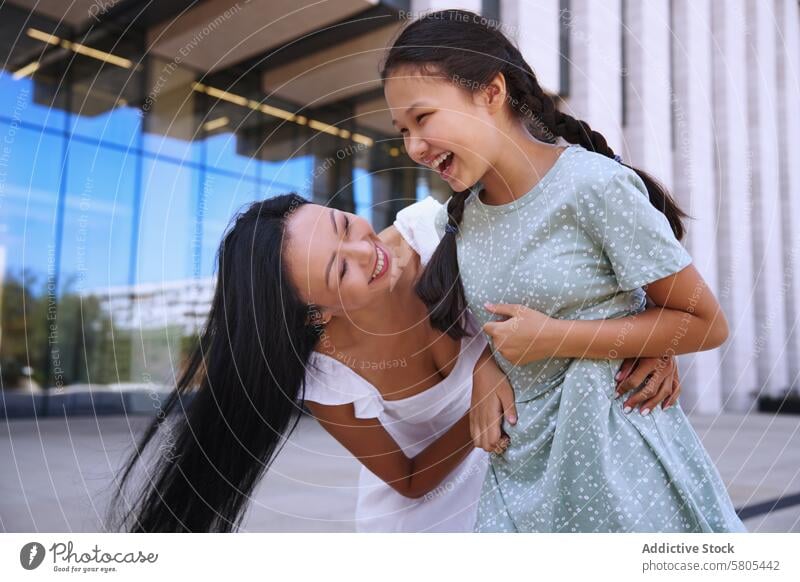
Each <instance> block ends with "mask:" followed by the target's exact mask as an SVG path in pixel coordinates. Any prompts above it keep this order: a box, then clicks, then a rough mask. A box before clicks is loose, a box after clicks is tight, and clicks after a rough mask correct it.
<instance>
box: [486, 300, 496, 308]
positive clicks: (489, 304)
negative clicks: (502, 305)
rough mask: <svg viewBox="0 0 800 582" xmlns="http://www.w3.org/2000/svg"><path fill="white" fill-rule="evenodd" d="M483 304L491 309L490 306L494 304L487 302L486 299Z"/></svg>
mask: <svg viewBox="0 0 800 582" xmlns="http://www.w3.org/2000/svg"><path fill="white" fill-rule="evenodd" d="M483 306H484V307H486V308H489V309H491V308H492V307H494V305H492V304H491V303H489V302H488V301H486V302H485V303H484V304H483Z"/></svg>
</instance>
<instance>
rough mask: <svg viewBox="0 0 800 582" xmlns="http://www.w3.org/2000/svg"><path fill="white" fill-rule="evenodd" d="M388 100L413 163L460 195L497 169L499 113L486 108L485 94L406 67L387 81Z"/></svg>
mask: <svg viewBox="0 0 800 582" xmlns="http://www.w3.org/2000/svg"><path fill="white" fill-rule="evenodd" d="M384 95H385V97H386V101H387V103H388V104H389V108H390V111H391V114H392V122H393V124H394V126H395V128H397V130H398V131H399V132H400V133H401V134H402V136H403V140H404V144H405V148H406V151H407V152H408V154H409V156H410V157H411V159H412V160H414V161H415V162H417V163H418V164H421V165H423V166H426V167H428V168H431V169H432V170H433V171H435V172H436V173H437V174H438V175H439V176H440V177H441V178H442V179H444V180H445V181H446V182H447V183H448V184H449V186H450V187H451V188H452V189H453V190H454V191H455V192H461V191H463V190H466V189H468V188H470V187H472V186H473V185H474V184H475V183H476V182H477V181H478V180H480V178H481V176H483V175H484V174H485V173H486V172H487V171H488V170H489V169H490V168H491V167H492V162H493V159H494V155H495V152H496V151H497V148H496V145H495V142H496V141H497V139H496V130H497V125H496V123H497V117H496V115H495V113H496V112H497V110H498V108H497V106H496V104H493V105H490V106H489V107H486V106H483V97H484V93H483V92H481V91H477V92H475V93H470V92H469V91H467V90H466V89H464V87H460V86H459V85H458V84H457V83H455V82H451V81H450V80H449V79H447V78H445V77H441V76H429V75H425V74H423V73H422V72H420V71H418V70H416V69H414V68H412V67H401V68H398V69H397V70H395V71H392V73H391V75H390V76H389V77H388V78H387V79H386V81H385V83H384Z"/></svg>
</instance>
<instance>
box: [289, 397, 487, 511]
mask: <svg viewBox="0 0 800 582" xmlns="http://www.w3.org/2000/svg"><path fill="white" fill-rule="evenodd" d="M305 404H306V406H307V407H308V409H309V410H310V411H311V413H312V414H313V415H314V416H315V417H316V419H317V420H318V421H319V423H320V424H321V425H322V426H323V428H325V430H327V431H328V432H329V433H330V434H331V436H333V438H335V439H336V440H337V441H339V443H341V445H342V446H343V447H344V448H346V449H347V450H348V451H350V453H352V455H353V456H354V457H356V458H357V459H358V460H359V461H361V463H362V464H363V465H364V466H365V467H366V468H367V469H369V470H370V471H372V472H373V473H375V474H376V475H377V476H378V477H380V478H381V479H383V480H384V481H385V482H386V483H387V484H388V485H389V486H390V487H392V489H394V490H395V491H397V492H398V493H400V495H403V496H405V497H410V498H414V499H416V498H419V497H422V496H423V495H425V494H426V493H428V492H429V491H432V490H433V489H435V488H436V486H437V485H439V484H440V483H441V482H442V480H444V478H445V477H447V475H449V474H450V472H451V471H452V470H453V469H455V468H456V467H457V466H458V465H459V463H461V461H463V460H464V458H465V457H466V456H467V455H468V454H469V452H470V451H472V449H473V448H474V446H473V444H472V438H471V436H470V432H469V416H468V415H464V416H463V417H462V418H461V419H459V420H458V421H457V422H456V423H455V424H454V425H453V426H452V427H450V429H449V430H448V431H447V432H445V433H444V434H443V435H442V436H440V437H439V438H438V439H437V440H436V441H435V442H433V443H431V444H430V445H429V446H428V448H426V449H425V450H424V451H422V452H421V453H419V454H418V455H416V456H415V457H413V458H408V457H407V456H406V455H405V453H404V452H403V450H402V449H401V448H400V446H399V445H398V444H397V442H396V441H395V440H394V439H393V438H392V437H391V436H390V435H389V433H388V432H386V429H385V428H384V427H383V425H382V424H381V423H380V421H379V420H378V419H377V418H367V419H365V418H357V417H356V416H355V412H354V410H353V405H352V404H340V405H335V406H329V405H324V404H319V403H316V402H310V401H306V403H305Z"/></svg>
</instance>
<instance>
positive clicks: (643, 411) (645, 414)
mask: <svg viewBox="0 0 800 582" xmlns="http://www.w3.org/2000/svg"><path fill="white" fill-rule="evenodd" d="M648 414H650V409H649V408H645V409H644V410H642V416H647V415H648Z"/></svg>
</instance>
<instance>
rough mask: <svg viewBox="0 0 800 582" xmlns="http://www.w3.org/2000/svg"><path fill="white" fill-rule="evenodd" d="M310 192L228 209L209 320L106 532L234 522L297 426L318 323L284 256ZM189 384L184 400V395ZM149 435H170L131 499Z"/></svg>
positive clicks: (220, 526)
mask: <svg viewBox="0 0 800 582" xmlns="http://www.w3.org/2000/svg"><path fill="white" fill-rule="evenodd" d="M307 202H308V201H307V200H305V199H304V198H301V197H300V196H298V195H296V194H285V195H282V196H278V197H275V198H270V199H267V200H262V201H258V202H255V203H252V204H251V205H249V206H248V207H247V209H246V210H245V211H243V212H241V213H239V214H238V215H237V216H236V217H235V223H234V224H233V225H232V227H231V228H229V230H228V232H227V233H226V234H225V236H224V239H223V241H222V243H221V245H220V247H219V250H218V252H217V258H216V260H217V276H216V289H215V292H214V298H213V300H212V303H211V310H210V313H209V315H208V319H207V322H206V325H205V328H204V330H203V332H202V334H201V335H200V337H199V338H198V342H197V345H196V347H194V349H193V351H192V353H191V356H190V357H189V358H188V360H187V361H186V362H185V367H184V369H183V371H182V373H181V374H180V377H179V379H178V382H177V387H176V388H175V390H174V391H172V392H171V393H170V396H169V398H168V399H167V401H166V404H165V406H164V408H163V410H162V411H160V412H159V414H158V415H156V416H155V417H154V419H153V421H152V422H151V423H150V425H149V426H148V428H147V430H146V431H145V432H144V434H143V436H142V438H141V439H140V441H139V443H138V445H137V446H136V448H135V450H134V451H133V453H132V454H131V456H130V458H129V460H128V461H127V463H126V466H125V468H124V470H123V472H122V476H121V478H120V479H119V481H118V482H117V486H118V487H119V489H118V491H117V492H116V493H117V494H116V499H114V503H112V505H111V507H110V512H109V518H110V521H109V522H108V523H109V524H110V526H109V527H108V529H110V530H111V531H117V530H120V529H121V530H123V531H134V532H228V531H232V530H235V529H237V528H238V527H239V526H240V525H241V519H242V517H243V514H244V509H245V507H246V505H247V501H248V499H249V496H250V494H251V493H252V491H253V488H254V486H255V484H256V483H257V482H258V480H259V478H260V477H261V476H262V475H263V473H264V472H265V471H266V469H267V467H268V465H269V464H270V462H271V460H272V459H273V458H274V456H275V454H276V452H277V450H278V449H279V448H280V445H281V442H282V441H283V440H284V438H285V437H286V436H287V434H288V433H289V432H291V430H292V429H293V428H294V427H295V426H296V424H297V419H298V418H299V416H298V415H297V413H298V411H299V408H300V403H301V402H302V390H303V381H304V378H305V371H306V364H307V361H308V359H309V356H310V355H311V351H312V350H313V348H314V346H315V345H316V343H317V341H318V338H319V335H320V333H321V328H320V327H319V326H317V325H316V324H315V323H314V321H313V320H309V317H308V316H309V310H310V309H313V308H312V307H309V306H307V305H305V304H304V302H303V301H301V299H300V298H299V295H298V293H297V292H296V290H295V288H294V287H293V286H292V285H291V284H290V282H289V279H288V276H287V270H286V262H285V261H284V260H282V256H283V249H284V248H285V245H286V240H287V237H286V222H287V218H288V217H289V216H290V215H291V213H292V212H293V211H294V210H296V209H297V208H299V207H300V206H302V205H303V204H306V203H307ZM189 392H194V397H193V399H192V400H191V403H190V404H189V405H188V407H187V408H186V409H185V410H184V409H183V399H182V398H181V397H182V396H184V395H186V394H188V393H189ZM179 402H180V403H181V406H180V407H178V409H177V410H176V404H177V403H179ZM171 413H172V414H171ZM293 418H294V422H292V419H293ZM159 428H161V429H162V432H163V431H166V433H167V434H166V435H162V434H161V432H160V431H159ZM156 436H166V438H164V439H162V443H163V444H162V445H161V446H159V448H158V450H157V451H156V453H155V465H154V467H153V468H151V469H147V470H146V471H145V478H144V485H143V486H142V487H140V489H139V491H138V493H137V494H136V495H135V496H134V498H133V500H131V499H130V498H129V497H127V496H126V494H125V491H124V488H125V483H126V482H130V481H132V480H133V478H132V475H133V474H134V472H133V469H134V466H136V464H137V461H140V460H141V461H144V458H143V453H144V451H145V449H146V448H147V446H148V444H149V443H151V441H152V440H153V438H154V437H156ZM115 504H116V505H115ZM117 506H124V510H123V511H122V512H116V511H115V509H116V507H117ZM115 513H116V514H115Z"/></svg>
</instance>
